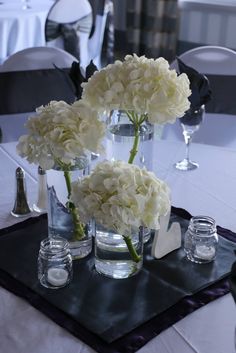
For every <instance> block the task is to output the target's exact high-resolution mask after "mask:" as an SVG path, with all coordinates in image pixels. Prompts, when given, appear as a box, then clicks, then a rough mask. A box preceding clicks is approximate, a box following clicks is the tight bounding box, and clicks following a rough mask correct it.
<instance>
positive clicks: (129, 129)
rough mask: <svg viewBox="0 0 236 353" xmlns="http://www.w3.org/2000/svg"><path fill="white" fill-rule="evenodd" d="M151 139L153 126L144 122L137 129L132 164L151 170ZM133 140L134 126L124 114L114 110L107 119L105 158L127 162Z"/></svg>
mask: <svg viewBox="0 0 236 353" xmlns="http://www.w3.org/2000/svg"><path fill="white" fill-rule="evenodd" d="M153 137H154V127H153V125H152V124H150V123H149V122H147V121H144V122H143V123H142V124H141V125H140V127H139V142H138V148H137V154H136V156H135V158H134V161H133V164H136V165H138V166H139V167H146V168H147V169H148V170H152V156H153ZM134 139H135V128H134V124H133V123H132V122H131V121H130V120H129V118H128V115H127V114H126V112H125V111H122V110H114V111H113V112H112V114H111V115H110V117H109V118H108V119H107V158H108V159H109V160H123V161H126V162H128V160H129V156H130V151H131V149H132V147H133V145H134Z"/></svg>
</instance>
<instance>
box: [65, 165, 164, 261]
mask: <svg viewBox="0 0 236 353" xmlns="http://www.w3.org/2000/svg"><path fill="white" fill-rule="evenodd" d="M71 200H72V202H73V204H74V205H75V206H76V208H77V209H78V212H79V214H80V217H81V220H82V221H83V222H85V223H86V222H87V221H88V220H89V219H91V218H93V219H95V221H96V222H97V223H99V224H101V225H102V226H104V227H105V228H107V229H110V230H113V231H115V232H118V234H121V235H122V236H123V239H124V241H125V243H126V245H127V247H128V250H129V252H130V255H131V258H132V260H133V261H135V262H139V261H140V260H141V259H140V256H139V255H138V254H137V253H136V250H135V248H134V246H133V244H132V240H131V233H132V232H133V231H138V229H139V227H140V226H144V227H149V228H151V229H159V217H160V216H162V215H165V214H166V213H167V212H168V211H169V210H170V196H169V188H168V186H167V185H166V184H165V183H164V182H163V181H161V180H159V179H158V178H157V177H156V176H155V175H154V174H153V173H152V172H148V171H147V170H146V169H145V168H143V169H141V168H139V167H138V166H135V165H132V164H129V163H126V162H124V161H113V162H110V161H103V162H101V163H99V164H98V165H97V166H96V167H95V169H94V170H93V171H92V173H91V174H90V175H89V176H87V177H84V178H83V179H81V180H78V181H76V182H73V183H72V193H71Z"/></svg>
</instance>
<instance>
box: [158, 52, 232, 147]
mask: <svg viewBox="0 0 236 353" xmlns="http://www.w3.org/2000/svg"><path fill="white" fill-rule="evenodd" d="M179 58H180V59H181V60H182V61H183V62H184V63H185V64H186V65H188V66H190V67H193V68H194V69H196V70H197V71H198V72H200V73H203V74H206V75H215V76H220V77H219V80H218V82H219V84H221V82H223V79H224V80H227V78H228V79H232V78H233V76H236V52H235V51H233V50H231V49H228V48H224V47H219V46H202V47H198V48H194V49H192V50H189V51H187V52H185V53H183V54H182V55H180V56H179ZM171 68H173V69H178V66H177V61H176V60H175V61H174V62H173V63H172V64H171ZM209 78H210V76H209ZM221 80H222V81H221ZM235 82H236V77H235ZM210 83H211V81H210ZM232 89H233V88H232V87H230V85H229V86H228V87H227V90H226V91H225V92H224V93H223V94H225V98H227V95H229V93H230V92H231V91H232ZM227 91H228V92H227ZM212 93H213V95H214V91H213V92H212ZM231 93H232V92H231ZM222 99H223V97H222ZM231 104H232V105H233V104H234V103H233V102H232V103H231ZM226 108H227V107H225V112H222V113H220V114H218V113H214V112H213V113H207V114H206V116H205V119H204V121H203V123H202V125H201V126H200V129H199V130H198V131H197V132H196V133H195V134H194V136H193V141H194V142H198V143H204V144H210V145H216V146H227V147H229V148H233V149H236V115H235V114H232V113H229V109H226ZM162 138H163V139H169V140H181V141H183V134H182V128H181V126H180V123H179V121H178V119H177V121H176V122H175V123H174V124H166V125H165V127H164V129H163V135H162Z"/></svg>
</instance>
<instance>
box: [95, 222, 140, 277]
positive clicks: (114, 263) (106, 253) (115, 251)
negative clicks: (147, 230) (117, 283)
mask: <svg viewBox="0 0 236 353" xmlns="http://www.w3.org/2000/svg"><path fill="white" fill-rule="evenodd" d="M129 238H130V242H131V243H132V245H131V248H132V249H134V251H135V255H136V258H135V256H132V255H131V253H132V250H131V251H130V250H129V249H128V246H127V243H126V241H125V240H124V237H123V236H122V235H120V234H117V233H115V232H113V231H108V230H107V229H105V228H103V227H102V226H100V225H98V224H96V231H95V269H96V271H97V272H98V273H100V274H103V275H105V276H107V277H110V278H114V279H123V278H128V277H131V276H134V275H136V274H137V273H138V272H139V271H140V270H141V268H142V266H143V227H140V230H139V231H138V232H136V233H133V234H131V236H130V237H129ZM137 257H138V259H137Z"/></svg>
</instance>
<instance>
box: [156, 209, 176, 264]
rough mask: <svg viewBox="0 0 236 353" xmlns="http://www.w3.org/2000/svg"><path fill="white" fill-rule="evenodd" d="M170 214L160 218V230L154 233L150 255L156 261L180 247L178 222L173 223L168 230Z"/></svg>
mask: <svg viewBox="0 0 236 353" xmlns="http://www.w3.org/2000/svg"><path fill="white" fill-rule="evenodd" d="M169 220H170V213H168V214H167V215H166V216H162V217H160V229H159V230H158V231H156V232H155V236H154V240H153V243H152V250H151V255H152V256H153V257H155V258H156V259H160V258H162V257H163V256H165V255H167V254H169V253H170V252H172V251H173V250H176V249H179V248H180V247H181V228H180V224H179V223H178V222H173V223H172V225H171V227H170V229H169V230H167V229H168V225H169Z"/></svg>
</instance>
